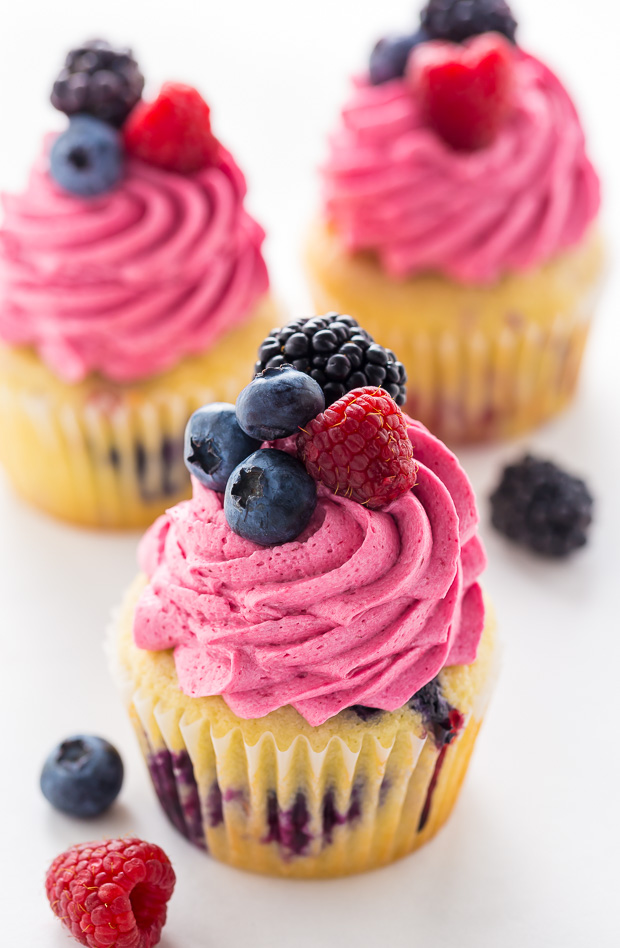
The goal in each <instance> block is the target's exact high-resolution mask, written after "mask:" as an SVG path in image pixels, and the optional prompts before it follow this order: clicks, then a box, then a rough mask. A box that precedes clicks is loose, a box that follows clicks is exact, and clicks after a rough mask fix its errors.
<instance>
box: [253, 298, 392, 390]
mask: <svg viewBox="0 0 620 948" xmlns="http://www.w3.org/2000/svg"><path fill="white" fill-rule="evenodd" d="M258 359H259V361H258V362H257V363H256V366H255V371H256V372H262V371H263V370H264V369H273V368H277V367H278V366H280V365H284V363H291V364H292V365H293V367H294V368H295V369H298V371H300V372H305V373H306V374H307V375H310V376H311V377H312V378H313V379H315V381H317V382H318V383H319V385H320V386H321V388H322V389H323V394H324V395H325V404H326V405H331V404H332V403H333V402H335V401H337V400H338V399H339V398H342V396H343V395H346V394H347V392H351V391H353V389H355V388H363V387H364V386H365V385H375V386H381V388H383V389H385V390H386V392H387V393H388V394H389V395H390V396H391V398H393V399H394V401H395V402H396V404H397V405H404V404H405V401H406V398H407V389H406V388H405V383H406V381H407V373H406V372H405V367H404V365H403V364H402V362H397V360H396V356H395V355H394V353H393V352H391V351H390V350H389V349H384V348H383V346H379V345H377V343H375V341H374V339H373V338H372V336H371V335H370V334H369V333H367V332H366V330H365V329H361V328H360V326H359V324H358V323H357V322H356V321H355V320H354V319H353V318H352V317H351V316H340V315H339V314H338V313H327V315H326V316H314V317H312V318H310V319H297V320H294V321H293V322H290V323H288V324H287V325H286V326H284V327H283V328H282V329H272V331H271V333H270V335H269V336H268V337H267V338H266V339H265V340H264V341H263V343H262V345H261V347H260V349H259V352H258Z"/></svg>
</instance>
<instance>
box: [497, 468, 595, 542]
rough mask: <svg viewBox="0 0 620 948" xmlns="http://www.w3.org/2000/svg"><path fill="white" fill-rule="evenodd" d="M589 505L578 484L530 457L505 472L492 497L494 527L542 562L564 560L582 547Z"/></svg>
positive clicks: (586, 493)
mask: <svg viewBox="0 0 620 948" xmlns="http://www.w3.org/2000/svg"><path fill="white" fill-rule="evenodd" d="M592 505H593V500H592V495H591V494H590V492H589V490H588V488H587V487H586V485H585V483H584V482H583V481H582V480H580V479H579V478H578V477H572V476H571V475H570V474H567V473H566V472H565V471H562V470H560V468H559V467H556V465H555V464H552V463H551V462H550V461H542V460H540V459H538V458H534V457H532V456H531V455H529V454H527V455H525V457H524V458H523V459H522V460H521V461H519V462H518V463H516V464H511V465H509V466H508V467H506V468H505V469H504V472H503V475H502V479H501V481H500V484H499V486H498V487H497V489H496V490H495V492H494V493H493V494H492V495H491V510H492V521H493V526H494V527H496V529H497V530H499V531H500V533H504V534H505V535H506V536H507V537H509V538H510V539H511V540H514V541H515V542H516V543H521V544H523V545H524V546H528V547H530V548H531V549H533V550H536V552H537V553H543V554H544V555H545V556H556V557H560V556H568V554H569V553H571V552H572V551H573V550H576V549H577V548H578V547H580V546H583V545H584V544H585V543H586V542H587V529H588V527H589V525H590V523H591V522H592Z"/></svg>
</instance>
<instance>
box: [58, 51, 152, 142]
mask: <svg viewBox="0 0 620 948" xmlns="http://www.w3.org/2000/svg"><path fill="white" fill-rule="evenodd" d="M143 88H144V76H143V75H142V73H141V72H140V70H139V68H138V64H137V62H136V61H135V59H134V58H133V53H132V51H131V50H130V49H115V48H114V47H113V46H111V45H110V44H109V43H108V42H106V40H100V39H95V40H88V41H87V42H86V43H83V45H82V46H78V47H77V48H76V49H72V50H71V51H70V52H69V53H68V55H67V58H66V60H65V65H64V67H63V68H62V70H61V71H60V73H59V75H58V78H57V79H56V81H55V83H54V87H53V89H52V95H51V102H52V105H53V106H54V108H56V109H58V110H59V111H60V112H64V113H65V114H66V115H75V114H76V113H81V114H86V115H93V116H95V118H98V119H101V120H102V121H103V122H108V123H109V124H110V125H114V126H115V127H116V128H120V126H121V125H122V124H123V122H124V121H125V119H126V118H127V116H128V115H129V113H130V112H131V110H132V109H133V107H134V105H136V103H137V102H139V101H140V97H141V95H142V89H143Z"/></svg>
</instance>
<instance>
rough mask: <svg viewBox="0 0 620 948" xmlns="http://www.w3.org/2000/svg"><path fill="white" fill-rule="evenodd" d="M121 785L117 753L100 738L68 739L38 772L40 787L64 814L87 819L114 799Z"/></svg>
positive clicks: (105, 808) (100, 811) (120, 770)
mask: <svg viewBox="0 0 620 948" xmlns="http://www.w3.org/2000/svg"><path fill="white" fill-rule="evenodd" d="M122 784H123V762H122V760H121V757H120V754H119V753H118V751H117V750H116V748H115V747H113V746H112V745H111V744H109V743H108V741H105V740H103V738H101V737H93V736H91V735H80V736H78V737H70V738H67V740H66V741H63V742H62V744H59V745H58V747H56V748H55V749H54V750H53V751H52V753H51V754H50V755H49V757H48V758H47V760H46V761H45V764H44V766H43V770H42V772H41V790H42V791H43V796H44V797H45V798H46V799H47V800H49V802H50V803H51V804H52V806H54V807H56V809H57V810H62V812H63V813H69V814H70V815H71V816H78V817H80V818H82V819H87V818H90V817H93V816H99V815H100V814H101V813H103V812H104V811H105V810H107V809H108V807H110V806H111V805H112V803H114V801H115V800H116V798H117V796H118V794H119V792H120V789H121V786H122Z"/></svg>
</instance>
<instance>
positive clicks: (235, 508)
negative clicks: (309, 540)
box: [224, 448, 316, 546]
mask: <svg viewBox="0 0 620 948" xmlns="http://www.w3.org/2000/svg"><path fill="white" fill-rule="evenodd" d="M315 507H316V483H315V481H314V480H313V479H312V478H311V477H310V475H309V474H308V472H307V471H306V469H305V467H304V466H303V464H302V463H301V461H298V460H297V458H295V457H293V456H292V455H290V454H287V453H286V452H285V451H278V450H276V449H275V448H265V449H264V450H261V451H256V452H255V453H254V454H252V455H250V457H249V458H246V460H245V461H243V462H242V463H241V464H240V465H239V466H238V467H237V468H235V470H234V471H233V472H232V474H231V475H230V477H229V479H228V484H227V486H226V494H225V495H224V514H225V516H226V520H227V522H228V526H229V527H230V529H231V530H232V531H233V532H234V533H237V534H238V535H239V536H241V537H244V539H246V540H251V541H252V542H253V543H258V544H260V545H261V546H272V545H277V544H280V543H289V542H290V541H292V540H295V539H296V538H297V537H298V536H299V535H300V533H302V532H303V530H305V528H306V527H307V525H308V523H309V522H310V518H311V517H312V514H313V513H314V509H315Z"/></svg>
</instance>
